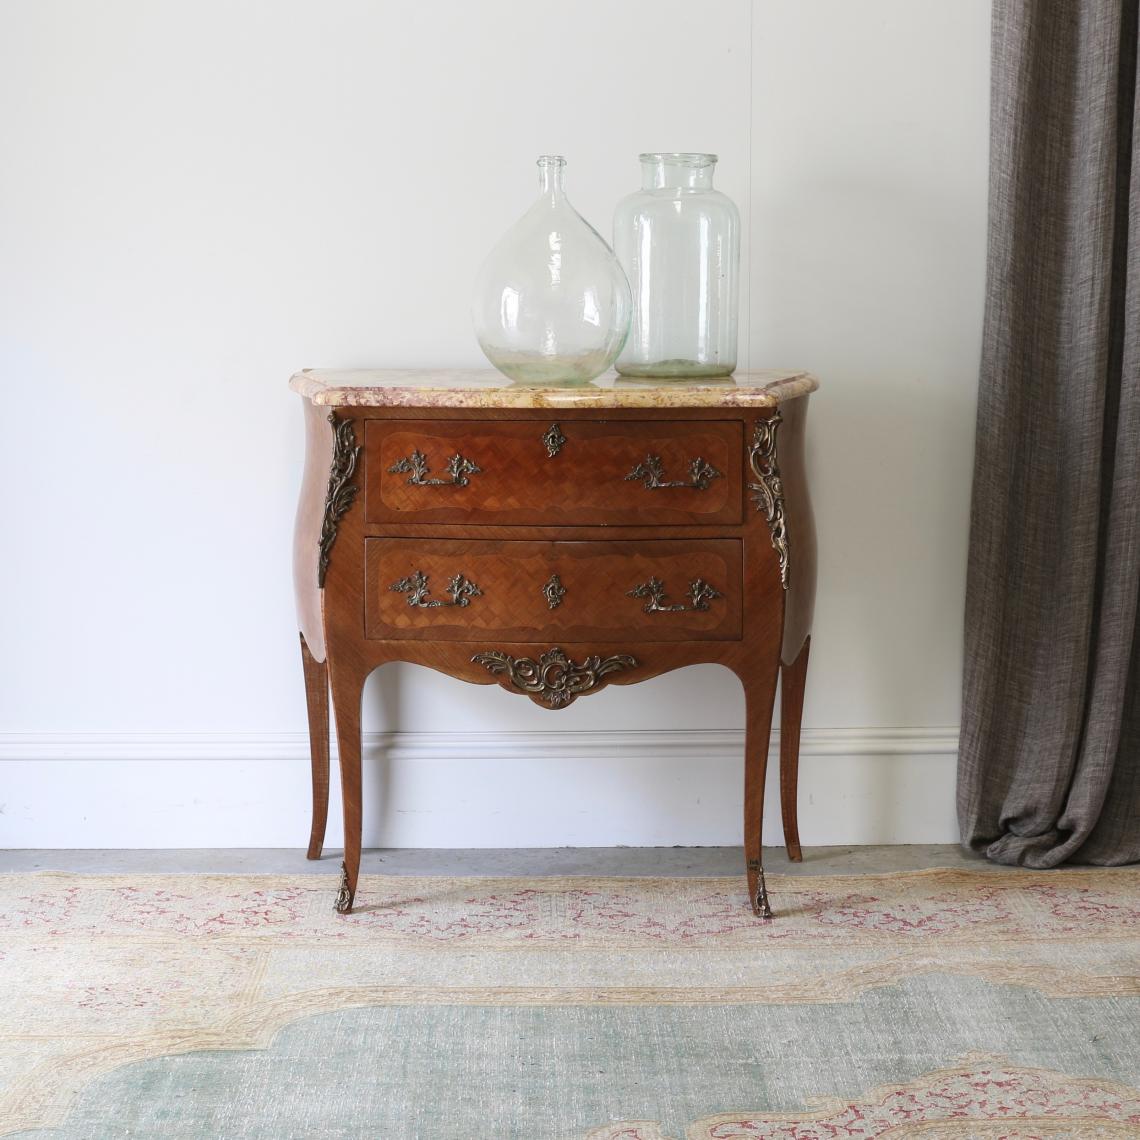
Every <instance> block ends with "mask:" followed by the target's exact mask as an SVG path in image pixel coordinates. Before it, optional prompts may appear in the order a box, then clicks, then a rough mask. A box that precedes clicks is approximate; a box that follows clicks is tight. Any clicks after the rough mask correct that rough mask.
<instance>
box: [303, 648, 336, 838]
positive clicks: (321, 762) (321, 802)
mask: <svg viewBox="0 0 1140 1140" xmlns="http://www.w3.org/2000/svg"><path fill="white" fill-rule="evenodd" d="M301 663H302V665H303V667H304V670H305V704H306V705H307V706H308V712H309V757H310V762H311V764H312V771H313V826H312V829H311V830H310V832H309V850H308V853H307V856H308V858H310V859H319V858H320V857H321V851H322V850H323V848H324V845H325V827H326V825H327V823H328V816H329V671H328V667H327V665H326V664H325V662H323V661H317V660H316V659H315V658H314V657H313V655H312V654H311V653H310V652H309V647H308V646H307V645H306V644H305V635H304V634H302V635H301Z"/></svg>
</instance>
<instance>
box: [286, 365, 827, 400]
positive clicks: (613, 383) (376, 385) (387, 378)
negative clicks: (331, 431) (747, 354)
mask: <svg viewBox="0 0 1140 1140" xmlns="http://www.w3.org/2000/svg"><path fill="white" fill-rule="evenodd" d="M289 387H291V388H292V389H293V391H294V392H297V393H299V394H300V395H302V396H304V397H305V398H306V399H307V400H311V401H312V402H313V403H314V404H322V405H325V406H327V407H333V408H343V407H365V408H384V407H396V408H772V407H775V406H776V405H777V404H780V403H782V402H784V401H786V400H792V399H795V397H797V396H804V395H807V394H808V393H809V392H814V391H815V390H816V388H818V387H819V382H818V381H817V380H816V378H815V377H814V376H812V375H811V374H810V373H808V372H788V371H779V370H768V371H758V372H737V373H735V374H734V375H732V376H726V377H724V378H723V379H720V378H718V379H704V380H701V379H693V380H664V379H648V378H647V379H634V378H632V377H628V376H619V375H618V374H617V373H616V372H608V373H606V374H605V375H604V376H599V377H598V379H597V380H593V381H591V382H590V383H586V384H578V383H575V384H566V385H563V386H559V385H556V384H536V385H527V384H516V383H515V382H514V381H512V380H509V379H508V378H507V377H506V376H504V375H503V374H502V373H501V372H495V371H494V370H493V369H484V370H474V369H472V370H461V369H452V370H446V369H441V370H437V369H388V368H385V369H373V368H361V369H353V370H345V371H332V370H328V369H323V368H306V369H304V370H303V371H301V372H298V373H296V374H295V375H294V376H293V378H292V379H291V380H290V381H289Z"/></svg>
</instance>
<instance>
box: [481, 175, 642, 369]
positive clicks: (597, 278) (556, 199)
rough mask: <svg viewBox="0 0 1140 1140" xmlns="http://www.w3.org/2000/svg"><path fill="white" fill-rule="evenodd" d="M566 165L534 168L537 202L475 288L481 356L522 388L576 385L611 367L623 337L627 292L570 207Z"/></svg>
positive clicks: (607, 253) (607, 254) (609, 255)
mask: <svg viewBox="0 0 1140 1140" xmlns="http://www.w3.org/2000/svg"><path fill="white" fill-rule="evenodd" d="M565 170H566V160H565V159H564V158H562V157H561V156H560V155H543V156H542V157H540V158H539V160H538V188H539V196H538V198H537V200H536V201H535V202H534V204H533V205H532V206H531V207H530V209H529V210H527V212H526V213H525V214H524V215H523V216H522V217H521V218H520V219H519V221H518V222H516V223H515V225H514V226H512V227H511V229H510V230H508V231H507V233H506V234H505V235H504V236H503V238H502V239H501V240H500V241H499V243H498V245H496V246H495V248H494V249H493V250H492V251H491V253H490V254H489V256H488V257H487V260H486V261H485V262H484V263H483V267H482V268H481V269H480V271H479V275H478V277H477V279H476V283H475V294H474V298H473V303H472V320H473V323H474V326H475V335H476V337H477V338H478V340H479V347H480V348H482V350H483V352H484V353H485V354H486V356H487V359H488V360H490V361H491V363H492V364H494V366H495V367H496V368H498V369H499V371H500V372H503V373H505V374H506V375H507V376H509V377H511V379H512V380H515V381H517V382H520V383H527V384H551V383H552V384H566V383H581V382H584V381H588V380H592V379H594V377H596V376H600V375H601V374H602V373H603V372H605V371H606V369H607V368H609V367H610V365H612V364H613V362H614V360H615V358H616V357H617V354H618V353H619V352H620V351H621V346H622V344H623V343H624V341H625V336H626V332H627V331H628V329H629V285H628V284H627V283H626V280H625V274H624V273H623V272H622V268H621V266H620V265H619V264H618V261H617V258H616V257H615V256H614V253H613V250H611V249H610V247H609V246H608V245H607V244H606V242H605V240H604V239H603V238H602V237H601V235H600V234H599V233H598V232H597V231H596V230H595V229H594V228H593V227H592V226H590V225H589V223H588V222H586V220H585V219H584V218H583V217H582V216H581V215H580V214H579V213H578V212H577V210H575V209H574V207H573V206H571V205H570V202H569V200H568V199H567V197H566V188H565Z"/></svg>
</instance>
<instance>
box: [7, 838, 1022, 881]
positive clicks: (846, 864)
mask: <svg viewBox="0 0 1140 1140" xmlns="http://www.w3.org/2000/svg"><path fill="white" fill-rule="evenodd" d="M340 857H341V856H340V851H339V850H336V849H330V850H329V851H328V852H327V853H326V854H325V856H324V857H323V858H321V859H318V860H313V861H310V860H308V859H306V858H305V853H304V851H302V850H299V849H294V848H276V849H257V848H221V849H202V850H198V849H194V850H162V851H79V850H50V851H49V850H29V851H0V872H12V871H77V872H82V871H85V872H89V873H92V874H147V873H150V874H179V873H185V874H210V873H214V874H288V875H301V874H314V875H332V874H335V872H336V871H337V870H338V869H339V867H340ZM743 862H744V857H743V854H742V852H741V849H740V848H739V847H556V848H547V847H540V848H511V849H486V848H480V849H477V850H440V849H415V850H414V849H403V850H378V851H365V852H364V855H363V858H362V860H361V868H360V869H361V872H362V873H363V874H366V875H367V874H385V875H487V876H495V875H736V874H739V873H740V872H741V870H742V868H743ZM764 867H765V869H766V870H767V871H769V872H770V873H775V874H792V875H837V874H859V873H863V874H876V873H882V872H886V871H915V870H921V869H923V868H927V867H972V868H975V869H977V870H999V869H1001V868H998V867H996V865H995V864H993V863H990V862H988V861H987V860H986V859H983V858H982V857H981V856H978V855H972V854H970V853H969V852H966V851H963V850H962V849H961V848H960V847H958V846H956V845H954V844H951V843H946V844H925V845H921V846H918V845H914V846H893V847H885V846H884V847H806V848H804V860H803V862H802V863H790V862H789V861H788V857H787V855H786V854H785V853H784V849H783V848H782V847H767V848H765V849H764Z"/></svg>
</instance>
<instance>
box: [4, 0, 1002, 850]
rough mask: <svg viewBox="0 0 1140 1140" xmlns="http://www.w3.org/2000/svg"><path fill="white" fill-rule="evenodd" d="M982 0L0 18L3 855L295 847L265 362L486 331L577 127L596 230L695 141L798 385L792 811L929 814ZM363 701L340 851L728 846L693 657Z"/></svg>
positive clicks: (968, 379)
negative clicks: (567, 687)
mask: <svg viewBox="0 0 1140 1140" xmlns="http://www.w3.org/2000/svg"><path fill="white" fill-rule="evenodd" d="M988 25H989V5H988V4H987V3H985V0H956V2H955V3H954V4H946V3H945V2H944V0H861V2H860V3H858V4H852V3H850V2H849V0H756V2H755V3H754V4H753V5H752V6H750V5H749V3H747V0H705V2H703V3H702V4H700V5H695V4H692V3H691V2H689V0H667V2H666V0H622V2H620V3H614V2H613V0H575V2H574V3H569V2H567V0H561V2H558V3H554V2H551V0H541V2H535V0H484V2H482V3H478V4H472V3H468V2H461V0H436V2H434V3H423V4H396V3H377V2H368V3H364V2H351V3H350V2H337V3H329V4H319V5H318V4H309V3H302V2H300V0H288V2H282V0H263V2H246V3H242V4H232V3H228V2H223V0H195V2H194V3H189V2H184V3H180V4H178V3H164V4H154V3H152V2H151V0H109V2H107V3H104V4H98V5H92V4H86V3H83V2H81V0H38V2H37V3H35V4H8V5H4V6H3V7H2V8H0V170H2V173H0V377H2V380H3V385H4V389H3V391H4V396H5V406H4V412H3V416H2V420H0V464H2V465H3V470H2V471H0V484H2V486H3V487H4V488H5V490H4V496H3V501H2V505H0V510H2V517H0V534H3V536H4V543H5V554H4V557H3V558H2V559H0V589H2V591H3V597H4V599H5V601H4V605H3V611H2V614H0V621H2V627H0V648H2V651H3V664H2V666H0V669H2V677H0V682H2V683H0V846H53V845H61V846H104V845H116V846H118V845H127V846H130V845H139V846H149V845H157V846H170V845H186V846H195V845H222V846H242V845H282V846H294V845H299V844H301V843H302V841H303V840H304V838H305V833H306V831H307V826H306V824H305V818H306V813H307V810H308V806H307V795H308V793H307V783H306V781H307V773H306V766H305V760H304V738H303V731H304V709H303V695H302V687H301V678H300V670H299V663H298V659H297V657H298V655H297V644H296V630H295V625H294V622H293V616H292V597H291V584H290V575H289V551H290V541H291V534H290V532H291V526H292V512H293V504H294V499H295V494H296V490H297V484H298V479H299V474H300V451H301V438H300V411H299V407H298V401H297V400H296V398H295V397H293V396H291V395H290V394H289V393H288V391H287V389H286V386H285V384H286V381H287V379H288V377H289V375H290V373H291V372H293V371H294V370H295V369H297V368H300V367H304V366H329V367H350V366H365V365H423V366H426V365H433V364H434V365H459V366H479V365H481V364H482V358H481V356H480V354H479V352H478V348H477V346H476V345H475V343H474V340H473V337H472V334H471V331H470V326H469V321H468V316H467V302H468V296H469V292H470V283H471V280H472V277H473V274H474V271H475V269H476V268H477V266H478V264H479V261H480V260H481V258H482V256H483V255H484V254H485V252H486V251H487V250H488V249H489V248H490V246H491V245H492V244H493V242H494V241H495V240H496V238H497V237H498V236H499V234H500V233H501V232H502V231H503V230H504V229H505V228H506V227H507V226H508V225H509V224H510V223H511V222H512V221H513V220H514V218H515V217H517V216H518V215H519V214H520V213H521V212H522V211H523V210H524V209H525V208H526V206H527V205H528V204H529V201H530V200H531V198H532V197H533V195H534V193H535V172H534V167H533V159H534V156H535V155H537V154H539V153H542V152H559V153H564V154H566V155H567V156H568V158H569V163H570V165H569V167H568V189H569V191H570V195H571V198H572V200H573V201H574V202H575V204H576V205H577V206H578V208H579V209H580V210H581V211H582V213H583V214H585V216H586V217H587V218H589V219H590V220H592V221H593V222H594V223H595V225H596V226H597V227H598V228H599V229H601V230H602V231H603V232H605V231H607V230H608V228H609V215H610V211H611V209H612V206H613V203H614V202H615V201H616V200H617V198H618V197H620V196H621V195H622V194H624V193H626V192H628V191H629V190H631V189H633V188H634V187H635V186H636V184H637V178H638V169H637V163H636V154H637V152H638V151H640V150H644V149H677V150H684V149H701V150H713V151H716V152H718V153H719V154H720V155H721V164H720V167H719V168H718V175H717V179H718V183H719V185H720V187H721V188H722V189H724V190H725V191H726V192H728V193H729V194H731V195H732V196H733V197H734V198H735V199H736V200H737V202H738V203H739V204H740V206H741V209H742V213H743V215H744V217H745V227H744V228H745V233H746V235H750V240H749V238H747V237H746V248H745V250H744V258H745V264H746V265H747V266H749V273H748V275H747V276H748V281H749V284H750V290H749V292H750V296H749V297H747V298H746V306H747V309H746V311H747V312H748V313H749V314H750V320H748V321H746V322H742V323H743V324H744V326H745V328H746V330H747V334H746V337H745V344H744V345H742V348H743V349H744V350H745V356H746V359H747V360H748V362H749V363H750V364H751V365H752V366H754V367H764V366H789V367H806V368H810V369H812V370H813V371H815V372H816V373H817V374H818V375H819V376H820V378H821V380H822V383H823V388H822V390H821V392H820V393H819V395H818V396H816V397H815V398H814V399H813V404H812V414H811V421H812V422H811V424H810V431H809V437H810V444H809V458H810V467H811V477H812V483H813V490H814V494H815V502H816V507H817V517H818V523H819V531H820V548H821V558H822V565H821V576H820V594H819V604H818V611H817V619H816V634H815V637H814V639H813V652H812V675H811V677H810V682H809V690H808V699H807V709H806V714H805V721H806V725H807V726H808V731H807V734H806V739H805V757H804V761H803V767H802V777H801V789H802V802H801V824H802V832H803V836H804V840H805V842H808V843H827V842H876V841H899V842H917V841H950V840H953V839H955V838H956V834H955V829H954V825H953V766H954V757H953V749H954V736H955V732H956V729H955V725H956V723H957V717H958V685H959V672H960V664H961V662H960V657H961V639H960V625H961V612H962V598H963V583H964V568H965V552H966V541H967V527H968V498H969V484H970V464H971V456H972V435H973V422H972V419H973V409H974V393H975V380H976V361H977V356H978V349H979V342H980V327H981V303H982V285H983V268H984V265H983V263H984V245H985V192H986V184H985V183H986V159H987V150H986V148H987V137H986V134H987V126H986V117H987V96H988V48H989V44H988V37H989V26H988ZM366 709H367V727H368V728H369V730H370V731H371V732H374V733H378V734H381V735H379V736H377V737H376V738H375V740H374V743H375V745H376V747H377V749H378V752H377V755H376V756H375V757H374V760H373V762H372V764H371V766H370V768H369V772H368V776H367V777H366V779H367V789H366V790H367V792H368V796H369V799H368V806H367V809H366V817H367V820H366V842H367V843H371V844H386V845H390V844H404V845H439V846H453V845H473V846H509V845H511V844H516V843H517V844H523V845H531V844H534V845H539V844H541V845H559V844H563V843H591V844H610V843H629V844H639V843H662V844H674V843H721V842H723V843H732V842H736V841H737V840H738V837H739V796H740V771H741V761H740V757H739V734H738V732H737V730H738V729H739V727H740V725H741V724H742V722H743V701H742V699H741V696H740V694H739V692H738V689H737V686H736V684H735V682H733V681H732V680H730V679H729V678H728V677H727V675H725V674H723V673H722V672H720V671H719V670H718V669H717V668H716V667H712V666H706V667H701V668H697V669H692V670H686V671H681V672H678V673H675V674H672V675H670V676H667V677H664V678H661V679H659V680H657V681H653V682H649V683H647V684H645V685H641V686H636V687H633V688H617V689H609V690H607V691H605V692H603V693H601V694H599V695H597V696H595V697H591V698H590V699H589V700H583V701H580V702H578V703H577V704H576V705H575V706H574V707H572V708H571V709H569V710H566V711H565V712H562V713H560V714H558V715H557V716H556V717H555V716H552V714H550V713H549V712H546V711H544V710H542V709H539V708H536V707H535V706H533V705H532V704H530V703H529V702H526V701H522V700H519V699H517V698H515V697H512V696H511V695H510V694H507V693H506V692H504V691H502V690H500V689H498V688H497V687H483V686H479V687H476V686H467V685H463V684H461V683H459V682H455V681H452V680H450V679H448V678H445V677H442V676H439V675H436V674H432V673H429V672H426V671H423V672H421V671H418V670H416V669H414V668H412V667H387V668H385V669H384V670H381V671H380V672H379V673H377V674H376V675H375V676H374V677H373V679H372V681H371V682H370V685H369V689H368V690H367V692H366ZM584 733H592V734H594V735H590V736H580V735H574V734H584ZM392 734H395V735H392ZM516 734H523V735H516ZM686 734H687V735H686ZM772 818H773V820H774V819H775V814H774V813H772ZM777 832H778V827H776V828H773V830H771V831H770V832H769V834H772V835H775V834H777ZM338 834H339V827H338V825H337V824H336V823H335V822H334V823H333V825H332V827H331V828H330V842H336V837H337V835H338Z"/></svg>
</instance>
